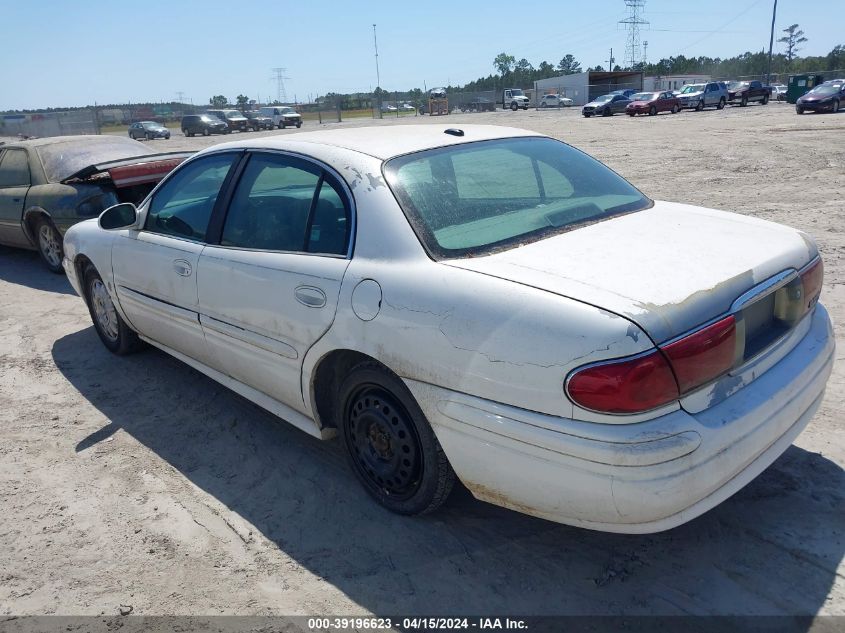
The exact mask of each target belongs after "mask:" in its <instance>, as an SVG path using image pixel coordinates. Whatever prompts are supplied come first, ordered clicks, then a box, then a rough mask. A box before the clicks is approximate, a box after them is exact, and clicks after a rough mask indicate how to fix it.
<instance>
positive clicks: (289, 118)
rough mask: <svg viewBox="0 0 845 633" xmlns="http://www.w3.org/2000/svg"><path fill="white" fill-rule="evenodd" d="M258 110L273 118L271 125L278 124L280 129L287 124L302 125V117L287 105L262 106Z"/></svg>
mask: <svg viewBox="0 0 845 633" xmlns="http://www.w3.org/2000/svg"><path fill="white" fill-rule="evenodd" d="M259 111H260V112H261V114H262V115H264V116H267V117H270V118H271V119H273V125H276V126H278V128H279V129H280V130H284V129H285V128H286V127H287V126H289V125H295V126H296V127H302V117H301V116H300V114H299V113H298V112H297V111H296V110H294V109H293V108H290V107H288V106H264V107H263V108H261V109H260V110H259Z"/></svg>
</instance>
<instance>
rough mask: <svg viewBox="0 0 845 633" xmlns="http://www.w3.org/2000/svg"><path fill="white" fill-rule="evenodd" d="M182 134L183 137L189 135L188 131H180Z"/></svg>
mask: <svg viewBox="0 0 845 633" xmlns="http://www.w3.org/2000/svg"><path fill="white" fill-rule="evenodd" d="M182 134H184V135H185V136H190V134H188V130H185V129H183V130H182Z"/></svg>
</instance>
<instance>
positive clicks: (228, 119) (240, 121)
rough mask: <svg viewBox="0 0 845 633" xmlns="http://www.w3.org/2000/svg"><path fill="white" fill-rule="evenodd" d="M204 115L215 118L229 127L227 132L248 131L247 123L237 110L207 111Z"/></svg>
mask: <svg viewBox="0 0 845 633" xmlns="http://www.w3.org/2000/svg"><path fill="white" fill-rule="evenodd" d="M206 114H210V115H211V116H216V117H217V118H218V119H220V120H221V121H223V122H224V123H225V124H226V125H228V126H229V131H230V132H234V131H235V130H237V131H238V132H246V131H247V130H248V129H249V121H248V120H247V118H246V117H245V116H244V115H243V114H241V113H240V112H239V111H238V110H207V111H206Z"/></svg>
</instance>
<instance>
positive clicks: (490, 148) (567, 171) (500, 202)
mask: <svg viewBox="0 0 845 633" xmlns="http://www.w3.org/2000/svg"><path fill="white" fill-rule="evenodd" d="M384 171H385V176H386V178H387V181H388V184H389V185H390V187H391V190H392V191H393V193H394V194H395V195H396V197H397V199H398V201H399V204H400V206H401V207H402V209H403V211H404V212H405V214H406V216H407V217H408V219H409V221H410V222H411V225H412V226H413V227H414V230H415V231H416V233H417V235H418V237H419V238H420V240H421V241H422V243H423V244H424V246H425V247H426V249H427V250H428V252H429V253H430V254H431V255H432V256H434V257H435V258H438V259H445V258H450V257H470V256H477V255H485V254H488V253H490V252H494V251H496V250H501V249H506V248H511V247H514V246H517V245H519V244H523V243H525V242H530V241H535V240H538V239H542V238H544V237H548V236H550V235H554V234H557V233H561V232H564V231H568V230H571V229H573V228H577V227H578V226H581V225H584V224H587V223H592V222H596V221H600V220H603V219H605V218H609V217H612V216H615V215H619V214H621V213H627V212H631V211H637V210H640V209H644V208H647V207H649V206H651V201H650V200H649V199H648V198H646V197H645V196H643V195H642V194H641V193H640V192H639V191H637V189H635V188H634V187H633V186H632V185H631V184H629V183H628V182H626V181H625V180H624V179H622V178H621V177H620V176H618V175H617V174H615V173H614V172H613V171H611V170H610V169H608V168H607V167H605V166H604V165H602V164H601V163H599V162H598V161H596V160H595V159H593V158H591V157H589V156H587V155H586V154H584V153H582V152H580V151H578V150H576V149H574V148H572V147H570V146H568V145H566V144H564V143H560V142H558V141H555V140H552V139H548V138H516V139H499V140H493V141H482V142H477V143H467V144H464V145H457V146H451V147H446V148H439V149H433V150H427V151H423V152H418V153H415V154H409V155H407V156H401V157H398V158H394V159H393V160H390V161H388V162H387V163H386V164H385V167H384Z"/></svg>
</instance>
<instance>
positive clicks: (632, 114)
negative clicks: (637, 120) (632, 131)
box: [628, 112, 637, 117]
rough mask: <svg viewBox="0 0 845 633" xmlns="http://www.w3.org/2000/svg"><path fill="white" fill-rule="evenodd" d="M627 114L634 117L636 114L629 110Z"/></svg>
mask: <svg viewBox="0 0 845 633" xmlns="http://www.w3.org/2000/svg"><path fill="white" fill-rule="evenodd" d="M628 116H630V117H635V116H637V113H636V112H629V113H628Z"/></svg>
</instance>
